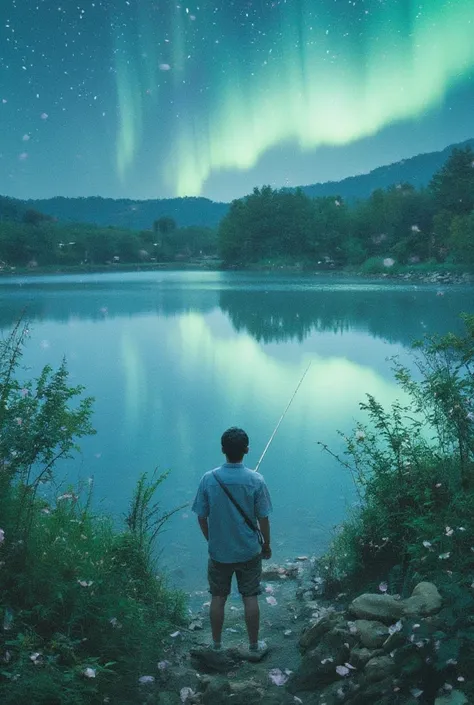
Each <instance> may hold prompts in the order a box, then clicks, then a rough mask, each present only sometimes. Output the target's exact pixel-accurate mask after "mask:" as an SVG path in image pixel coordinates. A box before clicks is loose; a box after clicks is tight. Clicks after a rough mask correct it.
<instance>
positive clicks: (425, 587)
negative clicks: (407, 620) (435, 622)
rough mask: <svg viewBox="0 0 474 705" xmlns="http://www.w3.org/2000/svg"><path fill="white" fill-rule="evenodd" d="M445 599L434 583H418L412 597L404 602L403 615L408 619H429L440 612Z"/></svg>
mask: <svg viewBox="0 0 474 705" xmlns="http://www.w3.org/2000/svg"><path fill="white" fill-rule="evenodd" d="M442 604H443V599H442V597H441V595H440V594H439V592H438V588H437V587H436V585H435V584H434V583H427V582H423V583H418V585H417V586H416V587H415V588H414V590H413V592H412V594H411V597H409V598H408V599H407V600H404V601H403V613H404V615H405V616H407V617H428V616H430V615H432V614H436V613H437V612H439V611H440V609H441V606H442Z"/></svg>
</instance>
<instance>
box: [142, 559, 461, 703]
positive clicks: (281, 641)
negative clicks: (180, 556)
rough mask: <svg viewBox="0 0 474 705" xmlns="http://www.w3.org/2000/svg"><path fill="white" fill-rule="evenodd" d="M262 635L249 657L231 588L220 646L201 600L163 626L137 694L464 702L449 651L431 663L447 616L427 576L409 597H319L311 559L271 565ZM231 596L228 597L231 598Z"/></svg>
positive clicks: (225, 699) (162, 698) (158, 698)
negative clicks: (215, 645) (161, 643)
mask: <svg viewBox="0 0 474 705" xmlns="http://www.w3.org/2000/svg"><path fill="white" fill-rule="evenodd" d="M263 589H264V593H263V595H262V598H261V609H262V630H261V632H262V633H261V636H262V637H263V638H264V639H265V641H266V642H267V643H268V646H269V651H268V653H267V654H266V655H265V656H264V657H263V658H262V659H260V660H258V659H253V660H252V661H251V660H249V658H248V654H247V655H246V652H245V649H244V648H243V646H244V644H245V628H244V623H243V611H242V608H241V606H240V601H239V600H238V598H237V597H235V599H230V600H229V602H228V605H227V611H226V623H225V631H224V641H225V643H224V646H223V649H222V650H221V651H217V652H216V651H213V650H211V649H209V648H208V644H209V643H210V641H211V638H210V633H209V625H208V614H207V611H208V603H204V604H203V605H202V607H201V608H200V609H199V610H198V611H196V612H194V613H191V614H190V616H189V624H188V627H187V628H186V629H182V630H181V631H178V632H175V633H173V634H172V635H170V639H169V643H168V644H167V646H166V656H165V658H164V659H163V660H162V661H161V662H160V663H158V664H157V670H156V673H154V674H149V675H144V676H143V677H142V679H141V684H142V690H143V699H142V702H143V703H148V704H150V705H151V703H159V704H160V705H161V704H162V705H178V704H179V703H188V705H225V704H226V703H229V702H232V703H233V704H234V705H290V704H294V703H304V704H305V705H341V704H346V705H370V704H371V703H373V704H374V705H375V704H377V705H417V704H419V703H425V704H431V705H464V704H466V703H468V699H467V697H466V696H465V695H464V693H463V692H462V691H463V687H464V684H465V682H466V680H467V678H466V676H467V675H468V674H464V675H463V674H462V673H461V672H460V671H459V668H458V663H457V661H456V659H454V658H453V659H447V662H446V664H445V667H443V668H440V667H439V664H438V663H437V654H436V652H437V651H439V650H440V644H441V636H440V635H445V632H446V630H448V629H449V625H448V624H446V623H445V620H444V617H443V614H442V609H443V598H442V596H441V595H440V593H439V592H438V589H437V587H436V586H435V585H434V584H433V583H429V582H420V583H418V584H417V585H416V586H415V588H414V589H413V592H412V594H411V596H410V597H408V598H406V599H402V598H401V597H400V596H398V595H390V594H388V592H387V586H386V585H385V584H381V586H380V590H379V592H378V593H377V594H369V593H368V594H362V595H360V596H358V597H357V598H356V599H353V600H350V601H349V600H347V598H346V596H345V595H344V594H340V595H339V596H337V597H336V598H335V599H334V600H333V601H331V602H330V601H328V600H327V599H325V595H324V592H325V585H324V579H323V578H322V577H321V575H320V574H319V571H318V563H317V561H316V560H315V559H307V558H306V557H304V556H303V557H300V559H299V560H296V561H295V562H291V563H287V564H285V565H283V566H269V567H268V568H267V569H266V570H265V573H264V577H263ZM234 602H235V604H233V603H234Z"/></svg>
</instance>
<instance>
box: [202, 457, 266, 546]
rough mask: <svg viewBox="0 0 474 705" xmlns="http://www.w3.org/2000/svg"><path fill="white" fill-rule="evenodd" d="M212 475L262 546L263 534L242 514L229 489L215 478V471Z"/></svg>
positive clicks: (242, 511)
mask: <svg viewBox="0 0 474 705" xmlns="http://www.w3.org/2000/svg"><path fill="white" fill-rule="evenodd" d="M212 474H213V475H214V477H215V478H216V480H217V482H218V483H219V485H220V486H221V487H222V489H223V490H224V492H225V493H226V495H227V496H228V498H229V499H230V501H231V502H232V504H233V505H234V507H235V508H236V509H237V510H238V512H239V514H240V515H241V516H242V517H243V520H244V521H245V523H246V524H247V526H248V527H249V529H252V531H254V532H255V533H256V534H257V538H258V542H259V544H260V546H263V544H264V543H265V541H264V539H263V534H262V532H261V531H260V529H259V528H258V526H256V525H255V524H254V523H253V521H252V520H251V519H250V517H249V516H248V515H247V514H246V513H245V512H244V510H243V509H242V507H241V506H240V504H239V503H238V502H237V500H236V499H235V498H234V497H233V496H232V495H231V493H230V492H229V489H228V488H227V486H226V485H224V483H223V482H222V480H220V479H219V478H218V477H217V474H216V471H215V470H214V471H213V473H212Z"/></svg>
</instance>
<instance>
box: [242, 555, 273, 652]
mask: <svg viewBox="0 0 474 705" xmlns="http://www.w3.org/2000/svg"><path fill="white" fill-rule="evenodd" d="M235 574H236V576H237V584H238V586H239V592H240V594H241V595H242V600H243V603H244V614H245V625H246V627H247V633H248V637H249V647H250V651H252V652H261V653H262V654H263V652H264V651H265V650H266V645H264V643H263V642H260V643H259V641H258V633H259V629H260V607H259V604H258V596H259V595H260V593H261V588H260V578H261V577H262V557H261V555H260V554H258V555H256V556H254V557H253V558H251V559H250V560H249V561H247V562H246V563H241V564H239V566H238V568H236V570H235Z"/></svg>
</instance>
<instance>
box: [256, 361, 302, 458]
mask: <svg viewBox="0 0 474 705" xmlns="http://www.w3.org/2000/svg"><path fill="white" fill-rule="evenodd" d="M310 367H311V362H310V363H309V365H308V367H307V368H306V369H305V371H304V374H303V376H302V378H301V379H300V381H299V382H298V386H297V387H296V389H295V391H294V392H293V396H292V397H291V399H290V401H289V402H288V404H287V406H286V409H285V411H284V412H283V413H282V415H281V416H280V420H279V421H278V423H277V425H276V426H275V428H274V430H273V433H272V435H271V436H270V438H269V441H268V443H267V445H266V446H265V449H264V451H263V453H262V455H261V456H260V460H259V461H258V463H257V465H256V466H255V472H257V471H258V468H259V467H260V464H261V462H262V460H263V458H264V457H265V453H266V452H267V450H268V449H269V448H270V445H271V442H272V441H273V439H274V438H275V434H276V432H277V431H278V428H279V426H280V424H281V422H282V421H283V419H284V418H285V416H286V412H287V411H288V409H289V408H290V406H291V403H292V401H293V399H294V398H295V397H296V394H297V392H298V389H299V388H300V387H301V385H302V383H303V380H304V378H305V377H306V374H307V372H308V370H309V368H310Z"/></svg>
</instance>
